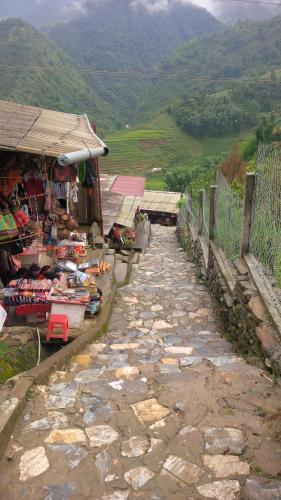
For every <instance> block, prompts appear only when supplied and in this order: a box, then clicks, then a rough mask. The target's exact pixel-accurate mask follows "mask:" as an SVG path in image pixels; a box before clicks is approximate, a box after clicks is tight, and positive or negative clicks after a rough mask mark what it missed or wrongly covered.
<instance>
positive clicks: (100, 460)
mask: <svg viewBox="0 0 281 500" xmlns="http://www.w3.org/2000/svg"><path fill="white" fill-rule="evenodd" d="M95 466H96V468H97V469H98V472H99V476H100V480H101V481H103V482H105V483H107V482H111V481H112V480H114V479H116V478H117V477H120V476H121V475H122V467H121V465H120V463H119V456H118V454H117V452H116V451H115V450H114V449H113V448H112V447H111V448H105V449H104V450H102V451H101V452H100V453H98V455H96V460H95Z"/></svg>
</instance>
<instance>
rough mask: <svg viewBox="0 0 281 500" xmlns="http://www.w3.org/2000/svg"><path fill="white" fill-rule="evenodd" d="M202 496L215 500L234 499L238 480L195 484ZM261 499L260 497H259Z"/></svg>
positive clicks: (237, 490)
mask: <svg viewBox="0 0 281 500" xmlns="http://www.w3.org/2000/svg"><path fill="white" fill-rule="evenodd" d="M197 490H198V491H199V493H200V495H202V497H206V498H214V499H215V500H235V498H236V493H238V492H239V490H240V485H239V482H238V481H226V480H224V481H214V482H213V483H207V484H202V486H197ZM259 500H261V497H259Z"/></svg>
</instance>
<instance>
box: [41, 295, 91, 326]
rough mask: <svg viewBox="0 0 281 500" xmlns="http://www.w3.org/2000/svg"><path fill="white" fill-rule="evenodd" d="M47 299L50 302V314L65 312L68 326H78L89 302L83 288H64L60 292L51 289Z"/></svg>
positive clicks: (80, 324)
mask: <svg viewBox="0 0 281 500" xmlns="http://www.w3.org/2000/svg"><path fill="white" fill-rule="evenodd" d="M79 295H80V296H79ZM48 301H49V302H50V303H51V304H52V309H51V313H52V314H66V316H67V317H68V324H69V328H80V327H81V326H82V324H83V320H84V316H85V311H86V307H87V304H88V303H89V302H90V295H89V293H88V292H87V291H85V290H83V291H76V290H64V292H62V293H61V294H57V293H55V292H54V290H51V292H50V294H49V297H48Z"/></svg>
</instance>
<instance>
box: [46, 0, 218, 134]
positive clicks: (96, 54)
mask: <svg viewBox="0 0 281 500" xmlns="http://www.w3.org/2000/svg"><path fill="white" fill-rule="evenodd" d="M222 26H223V25H222V24H221V23H220V22H219V21H217V20H216V19H215V18H214V17H213V16H212V15H211V14H209V13H208V12H207V11H206V10H205V9H202V8H199V7H196V6H195V5H192V4H185V5H183V4H181V3H180V2H175V3H173V4H172V3H171V4H170V7H169V9H167V10H163V11H157V12H151V11H148V10H147V9H146V8H144V7H143V6H141V5H139V6H136V2H133V0H118V1H116V0H103V1H102V2H92V3H90V2H88V4H87V11H86V13H85V15H81V16H80V17H78V18H77V19H74V20H73V21H71V22H68V23H62V24H58V25H56V26H54V27H53V28H51V29H49V30H48V32H47V33H48V36H49V37H50V38H51V39H52V40H53V41H54V42H55V43H56V45H57V46H59V47H61V48H62V49H63V50H65V51H66V52H67V53H68V54H69V55H70V57H71V58H72V59H73V60H75V61H76V62H77V64H79V65H80V66H84V67H86V68H93V69H97V70H109V71H126V72H128V71H129V72H130V71H143V72H148V71H149V70H151V69H152V68H153V67H154V66H155V65H156V64H158V63H159V62H160V61H164V60H165V59H166V58H167V57H168V56H169V55H171V54H173V52H174V51H175V50H176V49H177V48H178V47H181V46H182V45H183V44H184V42H185V41H186V40H189V39H190V38H192V37H194V36H200V35H202V34H205V33H214V32H216V31H218V30H221V29H222ZM87 78H88V82H89V84H90V85H91V87H92V88H93V89H95V90H96V91H97V92H98V94H99V95H101V96H102V97H103V98H104V99H105V100H106V101H107V102H108V103H110V104H111V106H112V107H113V108H114V109H115V110H116V111H117V113H118V116H119V118H120V125H121V126H125V125H126V124H127V123H128V122H130V120H132V119H135V118H136V116H135V109H136V105H137V103H138V102H139V101H140V98H141V96H142V95H143V94H144V92H145V91H146V88H147V86H148V85H149V83H148V81H147V80H145V79H142V78H124V77H122V78H120V77H118V76H111V75H109V76H104V77H103V76H93V75H88V77H87Z"/></svg>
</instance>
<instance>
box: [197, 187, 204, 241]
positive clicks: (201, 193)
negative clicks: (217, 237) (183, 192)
mask: <svg viewBox="0 0 281 500" xmlns="http://www.w3.org/2000/svg"><path fill="white" fill-rule="evenodd" d="M205 195H206V193H205V189H200V191H199V231H198V234H199V236H202V234H203V233H204V221H205Z"/></svg>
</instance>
